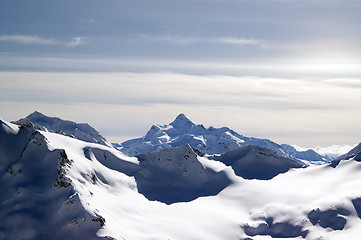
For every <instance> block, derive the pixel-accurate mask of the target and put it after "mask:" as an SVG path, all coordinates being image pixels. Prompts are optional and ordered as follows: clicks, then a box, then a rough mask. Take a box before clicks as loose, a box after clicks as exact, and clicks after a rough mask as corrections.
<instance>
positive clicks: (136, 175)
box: [0, 113, 361, 240]
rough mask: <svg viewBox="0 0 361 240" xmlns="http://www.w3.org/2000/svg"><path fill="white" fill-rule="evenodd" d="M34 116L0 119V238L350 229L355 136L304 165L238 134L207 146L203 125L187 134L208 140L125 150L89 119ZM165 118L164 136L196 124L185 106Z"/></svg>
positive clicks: (341, 233) (357, 208) (358, 218)
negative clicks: (232, 143)
mask: <svg viewBox="0 0 361 240" xmlns="http://www.w3.org/2000/svg"><path fill="white" fill-rule="evenodd" d="M36 115H38V116H40V119H47V121H46V124H47V125H46V126H44V125H45V123H44V125H41V124H40V123H39V121H36V120H34V123H33V122H32V121H31V120H30V119H28V118H24V119H21V120H19V121H16V122H14V123H10V122H7V121H5V120H0V123H1V124H0V189H1V193H2V194H1V196H0V216H1V218H2V219H3V221H1V223H0V239H140V240H142V239H175V240H177V239H211V240H213V239H214V240H216V239H217V240H219V239H227V240H228V239H231V240H232V239H235V240H236V239H237V240H239V239H243V240H250V239H252V240H261V239H264V240H266V239H274V238H292V239H306V240H314V239H326V240H328V239H330V240H333V239H335V240H336V239H337V240H338V239H360V237H361V234H360V231H359V229H360V227H361V191H360V190H359V189H361V181H360V180H361V171H360V169H361V165H360V164H361V144H359V145H358V146H356V147H355V148H354V149H352V150H351V151H350V152H348V153H345V154H344V155H342V156H340V157H338V158H337V159H335V160H334V161H332V162H326V161H323V164H320V165H312V164H311V165H310V166H307V165H305V164H303V163H302V162H303V161H300V160H299V159H300V158H297V157H295V156H293V157H292V158H289V157H287V156H288V155H279V154H277V152H276V151H275V150H274V149H270V148H265V147H263V146H260V145H242V144H241V143H242V141H240V142H239V143H240V146H238V147H235V148H231V147H230V149H229V150H228V149H227V150H226V151H223V150H222V148H221V147H220V148H217V149H218V150H220V151H219V152H211V151H210V150H209V149H211V148H210V146H213V145H212V144H209V143H213V142H212V141H210V140H209V143H208V139H212V138H211V136H212V135H210V136H207V134H204V135H199V134H198V135H195V134H194V135H195V136H192V138H190V140H192V139H195V140H196V138H199V136H203V140H204V142H205V143H207V144H198V145H195V144H194V143H193V144H192V141H190V142H187V143H186V144H184V145H181V144H179V146H166V145H165V146H164V147H163V148H162V147H161V148H159V149H156V151H144V152H142V153H140V152H139V153H138V152H137V153H136V156H128V155H126V154H124V153H123V152H121V151H119V150H117V149H115V148H114V147H112V146H110V145H109V143H107V142H102V141H100V140H101V139H105V138H103V137H101V135H100V134H99V133H98V132H97V131H96V130H95V131H96V133H97V134H95V132H94V131H93V130H94V129H93V128H91V127H90V126H89V125H87V126H89V127H90V128H85V129H82V130H81V132H82V134H80V135H76V134H75V133H77V132H79V130H77V128H78V126H80V125H78V124H77V123H74V122H71V121H63V120H61V119H58V118H47V117H46V116H44V115H42V114H41V115H40V114H39V113H36ZM42 116H44V117H42ZM35 119H36V118H35ZM62 121H63V122H62ZM49 122H53V123H52V124H50V123H49ZM54 122H55V123H57V124H55V123H54ZM185 123H187V124H185ZM63 125H66V126H67V127H65V126H63ZM81 126H83V125H81ZM167 126H168V125H164V126H162V127H167ZM170 126H171V127H172V128H171V127H169V129H167V131H168V132H166V133H167V135H168V136H169V140H171V139H174V141H171V143H172V142H176V141H178V140H176V139H177V137H174V136H176V135H172V133H174V132H176V130H177V131H179V132H178V133H177V134H178V136H181V135H186V134H180V133H181V132H182V131H181V129H183V133H185V132H187V133H189V136H191V132H195V131H196V130H197V131H198V130H199V128H201V127H200V125H197V124H194V123H193V122H191V121H190V120H189V119H188V120H187V119H185V116H184V115H180V116H178V117H177V119H176V120H175V121H174V122H173V123H171V124H170ZM155 127H156V128H159V126H155ZM152 128H153V127H152ZM203 128H204V127H203ZM92 129H93V130H92ZM171 129H173V132H172V131H171ZM192 129H193V130H192ZM204 129H205V130H202V131H203V133H208V131H212V130H210V129H213V128H208V129H206V128H204ZM221 129H222V130H220V129H215V130H214V131H216V132H217V131H219V132H217V133H219V134H216V135H218V136H219V137H220V139H221V137H224V136H225V135H223V133H224V134H226V135H228V134H227V133H226V132H229V133H230V134H231V135H232V136H233V137H237V139H239V140H243V141H246V140H247V138H246V137H244V138H240V137H239V136H241V135H237V134H236V133H234V132H233V131H231V130H229V129H228V130H226V131H225V129H226V128H224V129H223V128H221ZM88 130H89V131H88ZM149 132H151V130H150V131H149ZM149 132H148V133H149ZM90 133H91V134H90ZM148 133H147V135H148ZM154 133H156V134H155V135H157V134H158V133H160V131H159V130H156V131H154ZM221 133H222V134H221ZM98 134H99V136H100V137H99V136H98ZM84 135H86V136H87V137H84ZM147 135H146V136H147ZM155 135H152V132H151V134H149V137H150V138H148V140H149V139H152V140H154V139H156V138H155V137H154V136H155ZM163 135H164V134H163ZM163 135H162V136H163ZM151 136H152V137H151ZM228 136H230V135H228ZM165 137H166V136H165ZM80 138H83V139H80ZM144 138H145V137H144ZM178 139H179V137H178ZM232 139H233V138H232ZM195 140H194V141H195ZM105 141H106V140H105ZM179 141H180V140H179ZM182 141H183V140H182ZM254 141H256V140H254ZM268 141H269V142H271V141H270V140H266V142H268ZM201 142H202V141H201ZM260 142H262V141H261V140H260ZM166 143H167V144H168V145H170V143H168V142H166ZM198 143H199V142H198ZM142 144H143V143H140V144H139V145H140V147H139V149H143V148H144V146H142ZM274 144H275V143H273V142H271V144H270V145H271V146H274ZM153 145H154V144H153ZM221 145H222V146H225V145H223V144H221ZM133 146H135V145H133ZM202 146H204V148H201V147H202ZM276 146H281V147H282V145H276ZM158 147H159V146H158ZM207 147H209V148H207ZM207 149H208V150H209V152H207V151H208V150H207ZM214 149H216V148H214ZM281 149H282V150H283V149H284V148H281ZM120 150H122V149H120ZM212 151H213V150H212ZM286 154H289V153H286ZM295 160H296V161H295ZM303 160H305V159H303ZM306 161H308V160H306Z"/></svg>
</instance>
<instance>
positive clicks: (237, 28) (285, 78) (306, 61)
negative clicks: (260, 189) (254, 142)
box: [0, 0, 361, 147]
mask: <svg viewBox="0 0 361 240" xmlns="http://www.w3.org/2000/svg"><path fill="white" fill-rule="evenodd" d="M360 12H361V1H359V0H343V1H340V0H178V1H175V0H132V1H130V0H129V1H128V0H87V1H83V0H79V1H68V0H63V1H45V0H32V1H27V0H0V113H1V114H0V118H2V119H5V120H8V121H12V120H17V119H19V118H21V117H25V116H27V115H28V114H30V113H31V112H33V111H35V110H37V111H40V112H42V113H44V114H46V115H49V116H57V117H61V118H64V119H68V120H73V121H77V122H88V123H89V124H91V125H92V126H93V127H95V128H96V129H97V130H98V131H99V132H100V133H101V134H102V135H104V136H105V137H107V138H108V139H109V140H110V141H113V142H116V141H123V140H125V139H129V138H133V137H139V136H142V135H144V134H145V133H146V131H147V130H148V129H149V128H150V126H151V125H152V124H167V123H169V122H171V121H172V120H173V119H174V118H175V117H176V116H177V115H178V114H179V113H184V114H186V115H187V116H188V117H189V118H190V119H191V120H193V121H194V122H196V123H202V124H204V125H205V126H214V127H223V126H227V127H230V128H232V129H233V130H235V131H237V132H238V133H240V134H243V135H246V136H254V137H262V138H269V139H272V140H273V141H276V142H278V143H288V144H295V145H299V146H302V147H316V146H329V145H334V144H348V145H354V144H356V143H359V142H360V139H361V138H360V136H361V128H360V127H359V123H360V122H361V44H360V43H361V28H360V24H361V14H359V13H360Z"/></svg>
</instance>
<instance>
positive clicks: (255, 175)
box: [213, 145, 303, 180]
mask: <svg viewBox="0 0 361 240" xmlns="http://www.w3.org/2000/svg"><path fill="white" fill-rule="evenodd" d="M213 159H214V160H217V161H220V162H222V163H224V164H226V165H227V166H231V167H232V169H233V170H234V173H235V174H236V175H237V176H240V177H243V178H245V179H260V180H269V179H271V178H273V177H275V176H277V175H278V174H280V173H285V172H287V171H288V170H289V169H291V168H301V167H303V165H302V164H300V163H298V162H296V161H294V160H291V159H289V158H285V157H281V156H278V155H277V154H276V153H275V152H274V151H272V150H270V149H267V148H262V147H259V146H255V145H248V146H245V147H240V148H236V149H233V150H229V151H228V152H225V153H223V154H222V155H220V156H215V157H213Z"/></svg>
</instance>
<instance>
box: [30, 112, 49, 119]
mask: <svg viewBox="0 0 361 240" xmlns="http://www.w3.org/2000/svg"><path fill="white" fill-rule="evenodd" d="M43 117H47V116H45V115H44V114H42V113H41V112H38V111H34V112H33V113H30V114H29V115H28V116H27V117H26V118H28V119H30V118H43Z"/></svg>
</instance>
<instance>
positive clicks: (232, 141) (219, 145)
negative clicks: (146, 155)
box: [113, 114, 328, 164]
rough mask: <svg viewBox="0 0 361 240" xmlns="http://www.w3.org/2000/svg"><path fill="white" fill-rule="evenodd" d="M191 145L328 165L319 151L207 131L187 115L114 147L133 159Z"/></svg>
mask: <svg viewBox="0 0 361 240" xmlns="http://www.w3.org/2000/svg"><path fill="white" fill-rule="evenodd" d="M186 144H190V145H191V146H192V147H194V148H196V149H198V150H200V151H202V152H204V153H206V154H209V155H212V154H222V153H225V152H227V151H229V150H232V149H236V148H238V147H241V146H247V145H257V146H260V147H264V148H268V149H271V150H273V151H275V152H276V153H277V154H278V155H279V156H283V157H287V158H291V159H294V160H296V161H299V162H303V163H306V164H310V163H324V162H326V161H327V160H328V159H325V158H323V157H322V156H321V155H319V154H318V153H316V152H315V151H313V150H311V149H309V150H306V151H297V150H296V149H295V148H294V147H292V146H290V145H286V144H282V145H279V144H277V143H275V142H272V141H271V140H268V139H259V138H253V137H246V136H243V135H240V134H238V133H236V132H235V131H233V130H231V129H229V128H227V127H222V128H214V127H209V128H205V127H204V126H203V125H201V124H196V123H194V122H192V121H191V120H189V119H188V118H187V117H186V116H185V115H184V114H180V115H178V116H177V117H176V119H175V120H174V121H173V122H172V123H170V124H167V125H153V126H152V127H151V128H150V130H149V131H148V132H147V134H146V135H145V136H144V137H140V138H136V139H132V140H128V141H125V142H123V143H120V144H113V145H114V146H115V147H116V148H117V149H119V150H120V151H122V152H124V153H126V154H127V155H129V156H135V155H137V154H140V153H143V152H149V151H159V150H161V149H165V148H169V147H178V146H184V145H186Z"/></svg>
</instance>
